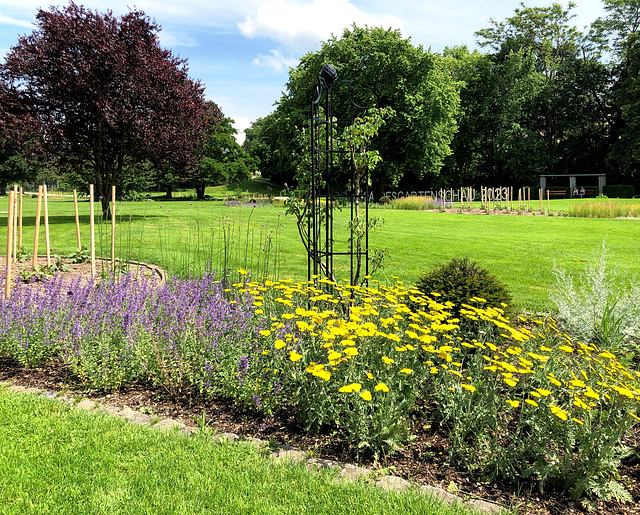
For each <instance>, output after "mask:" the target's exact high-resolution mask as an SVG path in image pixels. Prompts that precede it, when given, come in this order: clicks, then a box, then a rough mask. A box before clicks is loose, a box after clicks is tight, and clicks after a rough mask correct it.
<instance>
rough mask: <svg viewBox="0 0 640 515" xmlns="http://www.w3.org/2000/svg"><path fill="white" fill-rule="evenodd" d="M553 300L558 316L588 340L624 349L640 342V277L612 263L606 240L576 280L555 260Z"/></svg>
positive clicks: (606, 346) (603, 345)
mask: <svg viewBox="0 0 640 515" xmlns="http://www.w3.org/2000/svg"><path fill="white" fill-rule="evenodd" d="M553 274H554V276H555V283H554V285H553V287H552V289H551V293H550V297H551V300H552V301H553V302H554V303H555V304H556V306H557V307H558V319H559V322H561V323H562V324H563V325H564V326H565V327H566V329H567V330H568V331H569V332H570V333H572V334H573V335H575V336H576V337H577V338H580V339H582V340H583V341H584V342H585V343H587V342H590V343H595V344H596V345H598V346H599V347H601V348H608V349H616V350H620V351H626V350H631V349H630V348H633V347H636V349H635V350H638V346H639V345H640V302H638V299H639V298H640V281H638V280H637V278H636V277H635V276H634V277H632V278H630V277H629V276H628V275H627V273H626V271H622V270H620V269H618V268H615V267H611V266H609V263H608V256H607V247H606V241H603V242H602V246H601V248H600V251H599V252H594V254H593V257H592V259H591V261H590V262H589V263H587V265H585V269H584V274H583V275H581V276H580V277H578V278H576V279H575V280H574V277H573V276H572V275H571V273H569V272H567V271H566V270H563V269H562V268H559V267H558V266H557V265H556V263H555V262H554V265H553Z"/></svg>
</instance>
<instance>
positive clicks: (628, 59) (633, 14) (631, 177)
mask: <svg viewBox="0 0 640 515" xmlns="http://www.w3.org/2000/svg"><path fill="white" fill-rule="evenodd" d="M604 9H605V12H606V13H607V15H606V16H605V17H604V18H601V19H598V20H597V21H596V22H595V23H594V32H595V33H596V34H597V35H598V36H599V37H600V38H601V40H602V41H604V42H606V43H607V49H608V50H609V51H610V55H611V60H612V62H611V68H612V71H613V72H614V74H615V78H616V82H615V84H614V85H613V87H612V96H613V104H614V106H615V111H614V113H613V115H612V116H611V119H610V125H611V127H612V129H613V135H612V141H613V145H612V148H611V153H610V155H609V162H610V163H611V165H612V166H613V170H614V173H615V174H616V175H617V179H618V181H619V182H630V183H632V184H635V185H636V187H638V188H640V64H639V63H640V0H604Z"/></svg>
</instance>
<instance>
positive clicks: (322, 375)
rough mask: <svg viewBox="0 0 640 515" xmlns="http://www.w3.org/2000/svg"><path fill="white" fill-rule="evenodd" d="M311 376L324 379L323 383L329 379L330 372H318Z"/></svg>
mask: <svg viewBox="0 0 640 515" xmlns="http://www.w3.org/2000/svg"><path fill="white" fill-rule="evenodd" d="M313 375H314V376H316V377H319V378H320V379H324V380H325V381H328V380H329V379H331V372H329V371H328V370H319V371H318V372H316V373H315V374H313Z"/></svg>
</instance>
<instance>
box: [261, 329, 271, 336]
mask: <svg viewBox="0 0 640 515" xmlns="http://www.w3.org/2000/svg"><path fill="white" fill-rule="evenodd" d="M260 334H261V335H262V336H269V335H270V334H271V331H269V330H268V329H263V330H262V331H260Z"/></svg>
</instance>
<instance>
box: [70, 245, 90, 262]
mask: <svg viewBox="0 0 640 515" xmlns="http://www.w3.org/2000/svg"><path fill="white" fill-rule="evenodd" d="M90 260H91V252H90V251H89V249H88V248H87V246H86V245H83V246H82V248H81V249H79V250H77V251H76V252H74V253H72V254H69V255H68V256H67V261H69V263H88V262H89V261H90Z"/></svg>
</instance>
